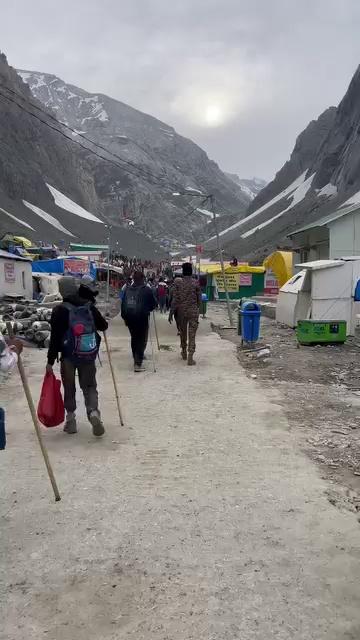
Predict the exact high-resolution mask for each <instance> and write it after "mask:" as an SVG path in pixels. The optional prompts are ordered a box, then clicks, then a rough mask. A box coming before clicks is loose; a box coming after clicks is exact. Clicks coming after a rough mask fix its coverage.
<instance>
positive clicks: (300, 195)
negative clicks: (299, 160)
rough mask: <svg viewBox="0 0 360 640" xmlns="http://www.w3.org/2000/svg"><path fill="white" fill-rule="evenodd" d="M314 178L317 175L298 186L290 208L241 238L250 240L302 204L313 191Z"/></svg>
mask: <svg viewBox="0 0 360 640" xmlns="http://www.w3.org/2000/svg"><path fill="white" fill-rule="evenodd" d="M314 177H315V173H313V174H312V176H310V177H309V178H308V179H307V180H305V181H304V182H303V183H302V184H300V185H299V186H298V188H297V189H296V191H294V193H293V194H292V201H291V204H289V206H288V207H286V209H284V210H283V211H280V213H278V214H276V216H273V217H272V218H270V220H266V221H265V222H262V223H261V224H259V225H257V226H256V227H253V228H252V229H250V230H249V231H246V232H245V233H243V234H242V236H241V237H242V238H248V237H249V236H252V235H253V233H255V232H256V231H259V229H263V228H264V227H267V226H268V225H269V224H271V223H272V222H274V220H277V219H278V218H280V217H281V216H283V215H284V213H286V212H287V211H289V210H290V209H292V208H293V207H295V206H296V205H297V204H299V202H301V201H302V200H303V199H304V198H305V196H306V194H307V192H308V191H309V190H310V189H311V185H312V181H313V180H314Z"/></svg>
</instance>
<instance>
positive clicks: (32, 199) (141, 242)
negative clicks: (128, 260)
mask: <svg viewBox="0 0 360 640" xmlns="http://www.w3.org/2000/svg"><path fill="white" fill-rule="evenodd" d="M29 101H31V103H30V102H29ZM37 106H38V109H37V108H36V107H37ZM39 109H41V110H42V111H41V112H40V111H39ZM39 115H40V117H41V118H42V119H43V120H44V121H46V122H47V123H50V124H51V125H52V126H53V127H54V128H55V129H61V127H59V126H58V125H57V124H56V121H53V120H51V114H50V112H49V116H48V115H47V112H45V113H44V112H43V105H41V103H39V102H38V101H37V100H36V99H35V98H34V97H33V96H32V95H31V93H30V89H29V87H28V86H27V85H26V84H24V83H23V81H22V80H21V78H20V77H19V76H18V75H17V73H16V71H15V70H14V69H12V68H11V67H10V66H9V65H8V63H7V61H6V58H5V56H4V55H2V54H0V138H1V145H0V237H1V236H2V235H4V234H5V233H8V232H11V233H16V234H18V235H25V236H27V237H30V238H32V239H34V240H36V241H39V240H42V241H44V242H56V243H58V244H59V245H60V246H64V245H66V244H68V243H69V241H74V242H79V241H87V242H97V243H104V244H106V239H107V234H108V232H107V229H106V227H105V224H106V223H109V219H108V218H107V216H106V213H105V211H104V207H103V205H102V201H101V198H100V197H99V195H98V192H97V187H96V184H95V179H94V175H93V166H92V165H91V163H89V161H88V159H87V158H86V155H87V154H86V152H85V154H84V153H83V154H82V153H79V152H78V149H77V148H76V149H74V144H73V142H72V141H69V140H67V139H66V138H65V137H64V135H61V134H59V132H58V131H56V130H53V129H51V128H49V126H47V125H44V124H43V123H42V122H40V121H39V119H38V116H39ZM35 116H36V117H35ZM103 164H105V163H104V162H103ZM98 169H99V170H100V169H101V165H100V164H99V165H98ZM112 236H113V241H114V243H115V242H116V241H117V242H118V243H119V245H118V246H122V247H123V249H124V251H126V252H129V254H130V255H133V254H135V253H136V254H137V255H144V256H149V257H150V256H154V255H155V254H156V252H158V251H159V247H158V245H157V244H155V243H154V242H152V241H151V240H150V239H149V238H147V237H146V236H145V235H144V234H140V233H137V232H136V230H133V229H127V228H123V227H121V226H120V225H118V226H115V225H114V227H113V232H112Z"/></svg>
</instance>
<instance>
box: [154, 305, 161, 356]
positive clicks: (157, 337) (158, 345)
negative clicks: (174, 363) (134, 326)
mask: <svg viewBox="0 0 360 640" xmlns="http://www.w3.org/2000/svg"><path fill="white" fill-rule="evenodd" d="M153 320H154V329H155V336H156V342H157V348H158V350H159V351H160V342H159V336H158V332H157V326H156V320H155V311H153Z"/></svg>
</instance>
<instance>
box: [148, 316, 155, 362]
mask: <svg viewBox="0 0 360 640" xmlns="http://www.w3.org/2000/svg"><path fill="white" fill-rule="evenodd" d="M149 336H150V344H151V353H152V361H153V367H154V373H156V365H155V353H154V345H153V339H152V331H151V322H150V328H149Z"/></svg>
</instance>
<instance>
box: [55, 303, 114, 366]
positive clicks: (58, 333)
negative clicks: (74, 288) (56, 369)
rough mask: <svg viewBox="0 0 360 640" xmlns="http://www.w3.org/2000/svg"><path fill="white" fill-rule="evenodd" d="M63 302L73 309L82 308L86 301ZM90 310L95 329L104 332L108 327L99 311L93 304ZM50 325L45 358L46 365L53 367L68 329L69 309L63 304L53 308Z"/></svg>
mask: <svg viewBox="0 0 360 640" xmlns="http://www.w3.org/2000/svg"><path fill="white" fill-rule="evenodd" d="M64 302H68V303H70V304H73V305H74V307H82V306H83V305H84V304H87V300H84V299H83V298H80V297H79V296H71V297H69V298H65V300H64ZM90 309H91V312H92V314H93V318H94V323H95V328H96V329H97V330H98V331H106V329H107V328H108V326H109V325H108V323H107V322H106V320H105V318H104V317H103V316H102V315H101V313H100V311H99V310H98V309H97V308H96V307H95V305H93V304H91V305H90ZM50 324H51V335H50V345H49V350H48V356H47V357H48V364H51V365H53V364H54V362H55V360H57V359H58V357H59V353H60V354H61V355H62V348H63V342H64V337H65V334H66V332H67V330H68V328H69V309H67V308H66V307H65V306H64V305H63V304H59V305H58V306H57V307H54V309H53V312H52V315H51V320H50Z"/></svg>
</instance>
